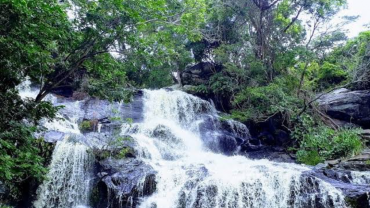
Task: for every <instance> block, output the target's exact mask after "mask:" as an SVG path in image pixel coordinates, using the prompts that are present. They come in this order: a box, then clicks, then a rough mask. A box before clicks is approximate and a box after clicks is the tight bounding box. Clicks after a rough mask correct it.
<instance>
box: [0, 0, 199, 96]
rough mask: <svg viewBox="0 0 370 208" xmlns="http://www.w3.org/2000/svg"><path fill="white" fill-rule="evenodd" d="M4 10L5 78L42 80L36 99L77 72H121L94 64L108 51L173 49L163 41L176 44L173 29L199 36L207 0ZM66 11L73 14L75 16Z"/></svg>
mask: <svg viewBox="0 0 370 208" xmlns="http://www.w3.org/2000/svg"><path fill="white" fill-rule="evenodd" d="M1 8H2V14H4V15H2V18H1V21H3V22H2V23H4V25H6V27H5V28H4V29H3V31H2V33H3V35H2V40H1V43H2V45H3V46H4V47H5V48H6V50H5V51H4V52H5V53H4V54H3V57H1V58H2V68H3V67H4V68H5V69H6V72H4V73H7V74H6V76H5V77H7V78H6V79H9V80H8V81H9V82H12V80H11V79H10V78H9V77H13V79H16V80H17V82H14V84H16V83H19V80H21V78H22V77H25V76H30V77H31V78H32V79H33V80H36V81H38V82H39V83H40V84H41V89H40V92H39V94H38V96H37V97H36V101H37V102H40V101H41V100H42V99H43V98H44V97H45V96H46V95H47V94H49V93H50V92H52V91H53V90H55V89H57V88H58V87H61V86H63V85H64V84H66V82H67V80H68V79H71V78H72V77H73V76H74V75H76V74H77V72H81V71H87V72H88V74H90V75H93V76H98V77H99V76H100V75H101V74H106V73H107V72H112V73H116V72H115V71H116V70H115V69H114V68H112V67H110V66H114V64H112V65H109V64H107V65H106V66H105V68H104V69H103V68H101V67H95V64H94V63H95V61H97V60H98V62H99V59H101V58H100V56H103V55H104V54H107V53H111V52H116V53H119V54H121V55H122V56H121V57H122V60H121V61H124V57H125V55H127V54H126V53H129V52H134V53H142V54H147V53H148V52H153V48H155V47H156V48H157V49H158V50H163V51H170V50H171V49H170V48H169V47H171V45H170V44H161V43H167V42H171V41H170V39H168V38H171V37H172V36H170V35H168V33H170V32H173V33H178V34H183V35H186V37H187V38H189V39H190V40H192V39H197V38H198V37H199V35H198V34H197V32H196V31H197V30H196V28H197V27H198V26H199V25H200V24H201V23H202V21H199V20H202V19H203V13H204V3H203V1H194V0H187V1H181V2H179V1H172V0H156V1H154V0H153V1H147V0H139V1H137V0H135V1H133V0H132V1H122V0H119V1H116V0H108V1H92V2H86V1H83V0H74V1H70V2H64V3H58V2H57V1H55V0H47V1H42V2H41V1H36V0H28V1H22V2H18V1H12V0H6V1H3V2H2V3H1ZM67 9H69V10H70V11H71V12H73V13H74V17H73V18H72V19H71V20H69V19H68V16H67V14H66V10H67ZM13 19H14V20H15V21H14V20H13ZM5 34H6V36H5ZM133 48H134V49H133ZM135 49H136V50H135ZM106 60H107V59H106ZM14 63H16V64H14ZM87 63H88V64H87ZM87 65H88V66H87ZM16 71H18V72H19V73H14V72H16ZM9 75H13V76H9ZM14 84H13V85H14Z"/></svg>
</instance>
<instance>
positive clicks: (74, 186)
mask: <svg viewBox="0 0 370 208" xmlns="http://www.w3.org/2000/svg"><path fill="white" fill-rule="evenodd" d="M69 140H71V139H65V140H63V141H61V142H58V143H57V145H56V147H55V150H54V153H53V159H52V162H51V165H50V167H49V168H50V171H49V173H48V175H47V179H46V181H45V182H44V184H43V185H41V187H40V188H39V195H38V200H37V201H36V202H35V203H34V206H35V207H36V208H52V207H58V208H74V207H79V206H84V205H87V204H88V203H89V196H90V190H91V185H92V184H91V179H92V175H91V173H92V168H93V162H94V159H93V157H92V155H91V154H89V153H88V151H87V150H88V148H87V147H86V146H85V145H83V144H78V143H74V142H73V141H69Z"/></svg>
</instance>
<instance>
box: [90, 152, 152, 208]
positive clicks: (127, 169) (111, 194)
mask: <svg viewBox="0 0 370 208" xmlns="http://www.w3.org/2000/svg"><path fill="white" fill-rule="evenodd" d="M99 164H100V167H99V168H98V169H99V170H98V174H97V175H98V177H99V178H100V182H99V183H98V185H97V186H96V187H95V188H94V193H95V195H94V196H93V199H92V201H93V207H122V208H126V207H136V205H137V203H138V200H139V197H144V196H149V195H151V194H152V193H154V191H155V189H156V182H155V174H156V172H155V171H154V170H153V168H152V167H151V166H149V165H148V164H145V163H144V162H143V161H141V160H138V159H135V158H127V159H113V158H108V159H105V160H102V161H100V162H99Z"/></svg>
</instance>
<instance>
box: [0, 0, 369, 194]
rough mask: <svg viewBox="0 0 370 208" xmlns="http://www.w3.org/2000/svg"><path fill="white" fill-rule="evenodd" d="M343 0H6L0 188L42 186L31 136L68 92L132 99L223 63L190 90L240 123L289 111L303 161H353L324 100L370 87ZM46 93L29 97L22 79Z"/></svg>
mask: <svg viewBox="0 0 370 208" xmlns="http://www.w3.org/2000/svg"><path fill="white" fill-rule="evenodd" d="M345 3H346V2H345V0H185V1H177V0H104V1H103V0H102V1H100V0H99V1H84V0H70V1H57V0H43V1H40V0H1V1H0V25H1V27H0V48H1V52H0V68H1V70H0V100H1V106H2V108H1V115H2V116H1V119H0V162H1V163H0V164H1V165H0V182H3V183H4V184H5V185H6V186H8V187H9V188H10V189H11V190H12V193H13V195H12V196H10V198H17V197H18V196H17V193H19V190H18V189H19V187H21V186H22V184H23V183H25V182H26V181H30V180H33V181H34V180H36V181H37V180H42V178H43V175H44V173H45V172H46V171H47V170H46V168H45V167H46V165H47V162H48V159H47V158H48V156H47V155H49V154H50V148H51V147H50V145H48V144H45V143H44V142H42V138H41V139H36V138H35V132H38V131H42V129H41V128H40V127H39V125H38V124H39V122H40V121H41V120H42V119H54V118H55V116H56V112H57V110H58V109H57V108H55V107H53V106H52V105H51V104H50V103H48V102H45V101H44V98H45V97H46V96H47V95H48V94H49V93H53V92H56V91H58V90H60V89H64V88H70V89H72V90H73V91H79V92H83V93H88V94H90V95H91V96H96V97H100V98H103V99H109V100H128V99H129V96H130V94H131V90H132V89H133V88H137V87H149V88H159V87H164V86H168V85H171V84H174V81H173V80H174V78H173V76H174V75H173V73H174V72H179V73H181V72H182V71H184V70H185V69H186V68H187V66H189V65H194V64H196V63H201V62H207V63H211V64H212V65H213V66H220V67H218V68H220V70H216V69H215V71H214V73H213V74H212V75H211V76H210V77H208V81H207V82H206V83H199V84H196V83H195V84H194V85H193V86H192V87H191V88H190V91H191V92H193V93H196V94H200V95H203V96H204V95H206V96H209V97H212V98H213V99H214V101H215V102H219V103H221V106H222V108H220V110H224V111H226V112H228V113H230V115H231V117H232V118H234V119H238V120H240V121H242V122H246V121H250V120H252V121H254V122H260V121H266V120H267V119H269V118H271V117H273V116H275V115H281V116H282V117H283V118H284V125H285V127H286V129H287V130H288V131H289V132H291V133H292V135H293V138H294V140H295V141H294V145H293V148H291V150H292V151H294V152H296V153H297V156H298V161H300V162H303V163H307V164H311V165H315V164H317V163H319V162H322V161H324V160H326V159H335V158H339V157H346V156H350V155H354V154H357V153H359V152H360V151H361V149H362V143H361V141H360V139H359V136H358V134H357V130H353V129H338V128H336V127H335V126H334V127H333V126H330V125H329V126H328V123H327V121H326V120H325V119H323V115H322V113H321V112H320V111H319V110H318V109H317V108H316V107H315V104H314V102H313V101H314V98H315V96H316V94H317V93H319V92H325V91H330V90H331V89H334V88H336V87H338V86H343V85H345V86H347V87H349V88H352V89H369V88H370V83H369V80H370V70H369V64H370V58H369V57H370V56H369V53H370V31H367V32H363V33H361V34H360V35H359V36H358V37H356V38H353V39H350V40H347V37H346V35H345V33H344V31H341V27H342V26H343V24H346V23H348V22H351V21H353V20H354V18H353V17H347V18H346V19H344V20H343V23H340V24H338V25H329V22H330V20H331V19H332V18H333V17H334V15H335V14H336V13H337V12H338V11H339V10H340V9H341V8H343V6H344V5H345ZM27 78H29V79H31V80H32V81H33V82H34V83H35V84H37V85H39V86H40V92H39V94H38V96H37V97H36V98H35V99H26V100H22V99H21V98H20V96H19V92H18V90H17V87H16V86H18V85H19V84H20V83H21V82H23V81H24V80H25V79H27Z"/></svg>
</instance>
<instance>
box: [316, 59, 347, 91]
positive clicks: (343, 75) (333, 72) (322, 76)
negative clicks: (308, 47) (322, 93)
mask: <svg viewBox="0 0 370 208" xmlns="http://www.w3.org/2000/svg"><path fill="white" fill-rule="evenodd" d="M347 77H348V73H347V72H345V71H344V70H343V69H342V68H341V67H340V66H338V65H335V64H331V63H329V62H324V64H323V65H322V66H321V68H320V70H319V73H318V77H317V79H316V80H315V81H316V84H317V85H318V87H319V88H320V89H325V88H328V87H330V86H333V85H336V84H339V83H341V82H343V81H345V80H346V79H347Z"/></svg>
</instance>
